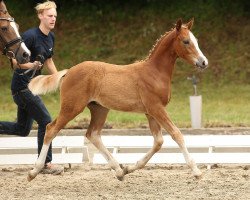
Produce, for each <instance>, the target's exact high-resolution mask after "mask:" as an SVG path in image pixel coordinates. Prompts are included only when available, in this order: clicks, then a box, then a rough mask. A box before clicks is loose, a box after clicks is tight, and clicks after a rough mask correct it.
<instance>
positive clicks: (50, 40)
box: [11, 28, 55, 93]
mask: <svg viewBox="0 0 250 200" xmlns="http://www.w3.org/2000/svg"><path fill="white" fill-rule="evenodd" d="M22 39H23V40H24V43H25V45H26V46H27V47H28V49H29V50H30V52H31V57H30V62H34V61H35V60H37V59H36V58H37V56H39V55H40V56H43V58H44V60H47V59H48V58H51V57H52V56H53V49H54V41H55V37H54V33H53V32H50V33H49V34H48V35H45V34H44V33H43V32H42V31H41V30H40V29H39V28H32V29H29V30H27V31H26V32H24V33H23V34H22ZM26 70H28V69H16V70H15V72H14V73H13V77H12V82H11V90H12V93H15V92H17V91H20V90H23V89H26V88H27V85H28V83H29V82H30V80H31V76H32V74H33V70H31V71H30V72H28V73H27V74H23V73H24V72H25V71H26ZM39 74H41V70H38V71H37V72H36V74H35V76H37V75H39Z"/></svg>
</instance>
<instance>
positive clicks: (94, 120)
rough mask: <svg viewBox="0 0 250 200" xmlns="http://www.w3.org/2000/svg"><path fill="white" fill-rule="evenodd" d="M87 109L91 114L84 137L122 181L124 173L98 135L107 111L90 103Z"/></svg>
mask: <svg viewBox="0 0 250 200" xmlns="http://www.w3.org/2000/svg"><path fill="white" fill-rule="evenodd" d="M88 108H89V109H90V112H91V121H90V125H89V128H88V130H87V133H86V137H87V138H88V139H89V141H90V142H92V143H93V144H94V145H95V146H96V148H97V149H99V151H100V152H101V153H102V155H103V156H104V157H105V158H106V160H107V161H108V164H109V166H110V167H111V168H112V169H114V170H115V172H116V177H117V178H118V179H119V180H123V177H124V175H125V173H124V172H123V170H122V169H121V167H120V165H119V163H118V162H117V161H116V160H115V159H114V157H113V156H112V154H111V153H110V152H109V151H108V149H107V148H106V147H105V146H104V144H103V142H102V140H101V135H100V132H101V129H102V127H103V125H104V123H105V121H106V118H107V115H108V112H109V109H107V108H105V107H103V106H101V105H99V104H96V103H90V104H89V105H88Z"/></svg>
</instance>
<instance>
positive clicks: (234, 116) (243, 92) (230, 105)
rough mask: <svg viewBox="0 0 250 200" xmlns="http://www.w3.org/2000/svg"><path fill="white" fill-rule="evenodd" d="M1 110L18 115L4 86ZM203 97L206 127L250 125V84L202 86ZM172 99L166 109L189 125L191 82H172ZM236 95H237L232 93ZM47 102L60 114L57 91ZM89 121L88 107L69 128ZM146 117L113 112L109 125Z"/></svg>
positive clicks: (138, 123) (142, 121)
mask: <svg viewBox="0 0 250 200" xmlns="http://www.w3.org/2000/svg"><path fill="white" fill-rule="evenodd" d="M1 90H2V91H4V92H3V93H2V92H1V100H0V110H1V111H2V112H1V113H0V118H1V120H6V121H13V120H15V118H16V106H15V104H14V103H13V102H12V101H11V96H10V94H9V91H7V90H6V89H5V88H1ZM199 90H200V93H201V94H202V99H203V105H202V106H203V107H202V110H203V115H202V117H203V126H204V127H221V126H223V127H234V126H237V127H238V126H250V117H249V99H250V93H249V92H248V91H249V86H248V85H245V86H244V85H240V86H233V85H228V86H220V87H217V88H216V87H215V86H214V85H205V86H204V85H202V86H201V88H199ZM172 91H173V92H172V99H171V102H170V103H169V105H168V106H167V108H166V110H167V112H168V113H169V115H170V117H171V119H172V120H173V121H174V123H175V124H176V125H177V126H178V127H190V126H191V119H190V110H189V95H190V94H192V87H191V84H190V83H188V84H187V83H186V84H185V85H182V86H179V85H175V84H174V85H173V88H172ZM232 94H234V95H232ZM43 99H44V102H45V104H46V106H47V108H48V110H49V112H50V113H51V116H52V118H53V119H54V118H55V117H56V116H57V114H58V113H59V108H60V106H59V105H60V102H59V101H60V100H59V95H58V93H55V94H53V95H46V96H45V97H43ZM89 121H90V113H89V111H88V109H85V111H84V112H83V113H81V114H80V115H79V116H77V117H76V118H75V119H74V120H72V121H71V122H70V123H69V124H68V125H67V127H68V128H82V127H86V126H87V125H88V123H89ZM147 126H148V125H147V120H146V117H145V116H144V115H142V114H135V113H124V112H118V111H110V113H109V115H108V119H107V121H106V127H107V128H109V127H113V128H125V127H126V128H135V127H147Z"/></svg>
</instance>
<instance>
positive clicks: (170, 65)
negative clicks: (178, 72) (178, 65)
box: [148, 30, 177, 78]
mask: <svg viewBox="0 0 250 200" xmlns="http://www.w3.org/2000/svg"><path fill="white" fill-rule="evenodd" d="M175 34H176V33H175V30H173V31H170V32H168V33H166V34H165V35H164V36H163V38H162V39H161V40H160V41H159V42H158V43H157V45H156V46H155V48H154V50H153V52H152V53H151V55H150V56H149V58H148V60H149V61H150V62H151V63H152V67H155V68H157V69H158V70H159V71H160V73H166V74H167V75H168V76H169V77H170V78H171V77H172V74H173V69H174V65H175V61H176V59H177V54H176V52H175V50H174V47H173V43H174V39H175Z"/></svg>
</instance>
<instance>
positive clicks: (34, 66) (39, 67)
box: [32, 61, 43, 70]
mask: <svg viewBox="0 0 250 200" xmlns="http://www.w3.org/2000/svg"><path fill="white" fill-rule="evenodd" d="M42 66H43V64H42V63H41V62H40V61H34V62H33V67H32V68H34V69H36V70H39V69H41V68H42Z"/></svg>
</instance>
